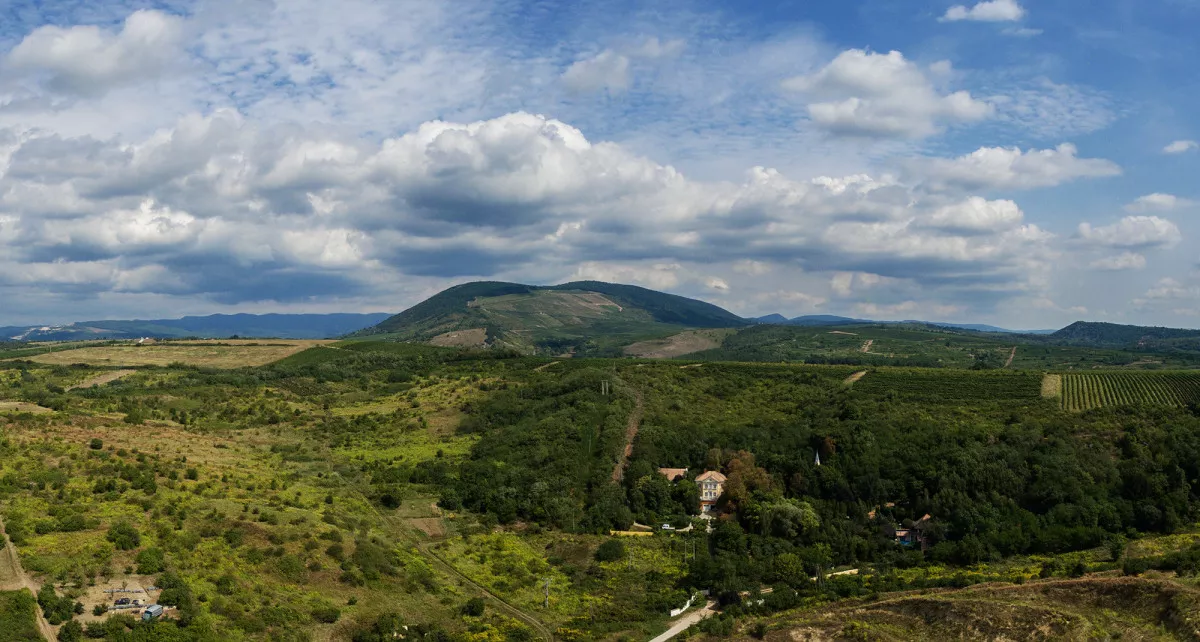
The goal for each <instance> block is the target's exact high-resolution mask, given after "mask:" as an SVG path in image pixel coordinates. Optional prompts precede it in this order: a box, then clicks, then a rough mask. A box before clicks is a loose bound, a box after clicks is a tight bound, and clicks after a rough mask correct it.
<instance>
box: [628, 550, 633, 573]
mask: <svg viewBox="0 0 1200 642" xmlns="http://www.w3.org/2000/svg"><path fill="white" fill-rule="evenodd" d="M629 570H631V571H632V570H633V551H629Z"/></svg>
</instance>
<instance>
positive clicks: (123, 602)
mask: <svg viewBox="0 0 1200 642" xmlns="http://www.w3.org/2000/svg"><path fill="white" fill-rule="evenodd" d="M113 604H116V605H117V606H125V605H126V604H129V598H127V597H119V598H117V601H116V602H113Z"/></svg>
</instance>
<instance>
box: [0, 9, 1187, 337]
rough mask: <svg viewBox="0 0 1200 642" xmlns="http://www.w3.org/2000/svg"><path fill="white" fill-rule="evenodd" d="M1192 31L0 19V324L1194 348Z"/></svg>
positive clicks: (715, 15)
mask: <svg viewBox="0 0 1200 642" xmlns="http://www.w3.org/2000/svg"><path fill="white" fill-rule="evenodd" d="M1198 27H1200V2H1196V1H1195V0H1160V1H1158V2H1129V1H1125V0H1100V1H1097V2H1090V3H1088V4H1087V6H1086V9H1084V8H1081V5H1080V4H1079V3H1078V2H1065V1H1061V2H1060V1H1037V2H1035V1H1033V0H1029V1H1025V2H1020V1H1018V0H985V1H984V2H979V3H972V2H968V3H961V4H960V3H955V2H900V1H885V0H868V1H863V2H837V3H833V2H800V1H795V2H743V3H737V4H736V5H733V4H731V3H719V2H673V1H658V2H632V1H629V2H605V3H599V2H594V3H567V2H551V1H547V0H543V1H533V0H526V1H518V0H494V1H489V0H463V1H459V2H454V3H449V2H447V3H439V2H434V1H431V0H421V1H406V0H345V1H344V2H339V3H328V2H318V1H316V0H294V1H291V2H282V1H280V2H273V1H271V0H240V1H237V2H234V1H232V0H201V1H198V2H57V1H56V2H9V3H6V4H5V5H4V7H3V8H0V195H2V197H0V296H3V297H4V298H5V300H6V301H9V302H10V305H8V306H6V308H5V310H4V311H3V312H0V325H5V324H23V323H35V322H63V321H72V320H81V319H95V318H126V317H142V318H147V317H159V316H177V315H181V314H191V313H208V312H233V311H249V312H265V311H276V312H284V311H314V312H321V311H355V310H362V311H366V310H371V311H375V310H400V309H403V308H404V307H407V306H408V305H411V304H413V303H415V302H417V301H419V300H420V299H422V298H424V297H425V296H428V295H430V294H432V293H434V292H436V291H438V290H440V289H442V288H444V287H447V286H449V285H452V284H455V283H460V282H464V281H469V280H475V279H502V280H513V281H522V282H534V283H554V282H563V281H567V280H572V279H580V278H595V279H603V280H611V281H621V282H629V283H637V284H640V285H645V286H647V287H653V288H658V289H664V290H669V291H672V292H677V293H680V294H685V295H689V296H695V297H698V298H703V299H705V300H708V301H712V302H714V303H717V304H719V305H723V306H725V307H727V308H729V309H731V310H733V311H734V312H737V313H739V314H744V315H758V314H765V313H769V312H781V313H783V314H786V315H789V316H794V315H799V314H846V315H853V316H869V317H873V318H886V319H904V318H925V319H939V320H948V321H973V322H985V323H994V324H998V325H1004V326H1008V327H1018V328H1041V327H1055V326H1060V325H1064V324H1066V323H1069V322H1071V321H1074V320H1077V319H1095V320H1106V321H1114V322H1125V323H1151V324H1159V325H1173V326H1189V327H1196V326H1200V318H1198V316H1200V269H1198V266H1197V258H1198V257H1197V252H1196V242H1195V240H1194V239H1195V236H1196V234H1197V233H1200V225H1198V224H1197V222H1196V220H1197V216H1198V215H1200V204H1198V202H1200V188H1198V187H1197V185H1198V184H1200V182H1198V181H1197V180H1196V177H1197V176H1198V174H1200V146H1197V145H1196V143H1195V141H1197V140H1200V122H1198V120H1200V116H1198V115H1197V112H1196V110H1195V109H1194V105H1195V104H1196V101H1197V98H1198V97H1200V74H1198V73H1197V72H1196V70H1195V69H1194V61H1195V60H1197V59H1200V51H1197V49H1198V48H1200V45H1198V44H1197V42H1196V39H1195V37H1194V34H1195V33H1197V31H1198Z"/></svg>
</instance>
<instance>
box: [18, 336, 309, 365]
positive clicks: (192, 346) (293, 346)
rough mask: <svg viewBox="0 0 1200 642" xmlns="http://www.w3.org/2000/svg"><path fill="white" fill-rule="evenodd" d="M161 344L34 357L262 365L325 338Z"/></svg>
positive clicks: (102, 361)
mask: <svg viewBox="0 0 1200 642" xmlns="http://www.w3.org/2000/svg"><path fill="white" fill-rule="evenodd" d="M252 343H257V342H248V343H245V344H233V343H228V342H225V343H215V342H205V343H160V344H156V345H151V346H137V345H117V346H93V347H88V348H79V349H77V350H64V351H61V352H49V353H46V354H39V355H37V356H35V357H30V360H32V361H36V362H38V363H48V364H52V365H70V364H73V363H86V364H88V365H93V366H166V365H170V364H172V363H184V364H187V365H192V366H204V367H209V368H242V367H246V366H262V365H266V364H268V363H272V362H274V361H279V360H280V359H283V358H285V357H289V356H291V355H293V354H296V353H297V352H301V351H303V350H307V349H308V348H311V347H313V346H315V345H320V344H322V343H327V342H325V341H272V342H271V343H258V344H257V345H250V344H252Z"/></svg>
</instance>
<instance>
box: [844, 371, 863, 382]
mask: <svg viewBox="0 0 1200 642" xmlns="http://www.w3.org/2000/svg"><path fill="white" fill-rule="evenodd" d="M865 376H867V371H866V370H862V371H859V372H856V373H854V374H852V375H850V376H849V377H846V378H845V380H843V381H842V383H844V384H846V385H847V386H848V385H850V384H852V383H854V382H855V381H858V380H859V379H862V378H863V377H865Z"/></svg>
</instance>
